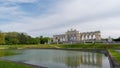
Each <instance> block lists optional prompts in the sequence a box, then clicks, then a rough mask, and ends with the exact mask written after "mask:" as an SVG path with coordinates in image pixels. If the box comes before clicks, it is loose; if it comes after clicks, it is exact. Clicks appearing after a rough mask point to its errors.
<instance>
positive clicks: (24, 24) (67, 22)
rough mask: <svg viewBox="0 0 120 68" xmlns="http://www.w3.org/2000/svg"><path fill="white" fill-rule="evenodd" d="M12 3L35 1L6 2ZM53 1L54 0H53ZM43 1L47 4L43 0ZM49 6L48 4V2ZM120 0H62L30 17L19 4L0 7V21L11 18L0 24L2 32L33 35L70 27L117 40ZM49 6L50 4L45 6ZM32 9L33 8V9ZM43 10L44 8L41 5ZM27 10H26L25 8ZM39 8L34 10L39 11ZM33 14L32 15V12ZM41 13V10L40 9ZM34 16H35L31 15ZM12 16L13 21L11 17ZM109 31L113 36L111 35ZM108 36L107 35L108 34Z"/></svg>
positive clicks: (30, 0)
mask: <svg viewBox="0 0 120 68" xmlns="http://www.w3.org/2000/svg"><path fill="white" fill-rule="evenodd" d="M7 1H10V2H12V3H34V4H38V7H39V6H40V7H41V6H43V5H41V4H39V2H38V3H35V2H37V1H38V0H7ZM53 1H54V0H53ZM44 2H47V0H45V1H44ZM48 3H49V2H48ZM119 3H120V1H119V0H61V1H59V2H58V1H55V2H54V4H53V3H51V4H50V5H51V6H50V7H45V8H46V9H47V13H43V14H42V15H41V13H40V14H39V13H38V14H37V15H36V16H29V13H28V12H26V11H24V10H22V7H24V6H21V5H19V4H15V6H14V5H13V6H10V7H9V6H4V5H3V6H2V7H1V6H0V8H2V9H0V12H2V13H0V15H1V16H0V18H8V19H11V20H12V21H10V22H9V23H6V24H3V25H0V29H1V30H2V31H19V32H27V33H29V34H30V35H32V36H39V35H48V36H52V35H53V34H60V33H64V32H65V31H67V30H68V29H70V28H75V29H78V30H79V31H80V32H86V31H95V30H101V32H102V37H108V35H109V36H112V37H118V36H119V34H120V31H119V29H120V27H119V25H120V24H119V22H120V9H119V7H120V4H119ZM48 6H49V5H48ZM34 7H35V6H32V8H34ZM43 7H44V6H43ZM26 9H27V7H26ZM38 10H39V8H38V9H36V10H34V11H38ZM34 11H33V12H34ZM40 11H44V10H42V9H40ZM31 14H33V15H34V13H31ZM11 17H13V18H11ZM112 32H113V33H114V34H112ZM108 33H109V34H108Z"/></svg>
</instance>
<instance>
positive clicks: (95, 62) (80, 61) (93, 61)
mask: <svg viewBox="0 0 120 68" xmlns="http://www.w3.org/2000/svg"><path fill="white" fill-rule="evenodd" d="M81 53H82V52H81ZM53 61H54V62H56V63H64V64H65V65H66V66H67V67H68V68H78V67H81V66H82V65H87V66H96V67H100V68H102V55H101V54H98V53H95V54H94V53H90V52H87V53H83V54H80V55H77V56H76V55H73V56H70V55H69V53H68V54H66V56H56V57H55V58H54V60H53Z"/></svg>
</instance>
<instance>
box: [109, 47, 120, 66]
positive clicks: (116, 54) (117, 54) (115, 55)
mask: <svg viewBox="0 0 120 68" xmlns="http://www.w3.org/2000/svg"><path fill="white" fill-rule="evenodd" d="M109 52H110V53H111V55H112V56H113V58H114V59H115V61H117V63H119V64H120V52H118V51H115V50H113V49H112V50H109Z"/></svg>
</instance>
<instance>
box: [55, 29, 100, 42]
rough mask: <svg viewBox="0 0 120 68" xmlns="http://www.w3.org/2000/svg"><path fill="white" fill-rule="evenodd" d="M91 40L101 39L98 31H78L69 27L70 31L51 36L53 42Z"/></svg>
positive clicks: (98, 40) (97, 40)
mask: <svg viewBox="0 0 120 68" xmlns="http://www.w3.org/2000/svg"><path fill="white" fill-rule="evenodd" d="M93 41H96V42H100V41H101V33H100V31H94V32H83V33H80V32H79V31H77V30H73V29H71V30H70V31H67V32H66V33H65V34H60V35H54V36H53V42H63V43H64V42H65V43H70V42H72V43H77V42H93Z"/></svg>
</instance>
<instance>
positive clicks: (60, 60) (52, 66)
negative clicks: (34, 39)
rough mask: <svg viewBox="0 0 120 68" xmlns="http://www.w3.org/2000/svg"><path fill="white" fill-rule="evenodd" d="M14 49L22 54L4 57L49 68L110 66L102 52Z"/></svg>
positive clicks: (102, 67)
mask: <svg viewBox="0 0 120 68" xmlns="http://www.w3.org/2000/svg"><path fill="white" fill-rule="evenodd" d="M12 51H15V52H19V53H22V54H19V55H14V56H7V57H2V59H6V60H12V61H18V62H23V63H27V64H33V65H38V66H43V67H48V68H110V64H109V60H108V57H106V56H105V55H104V54H101V53H93V52H82V51H70V50H69V51H68V50H51V49H26V50H12Z"/></svg>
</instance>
